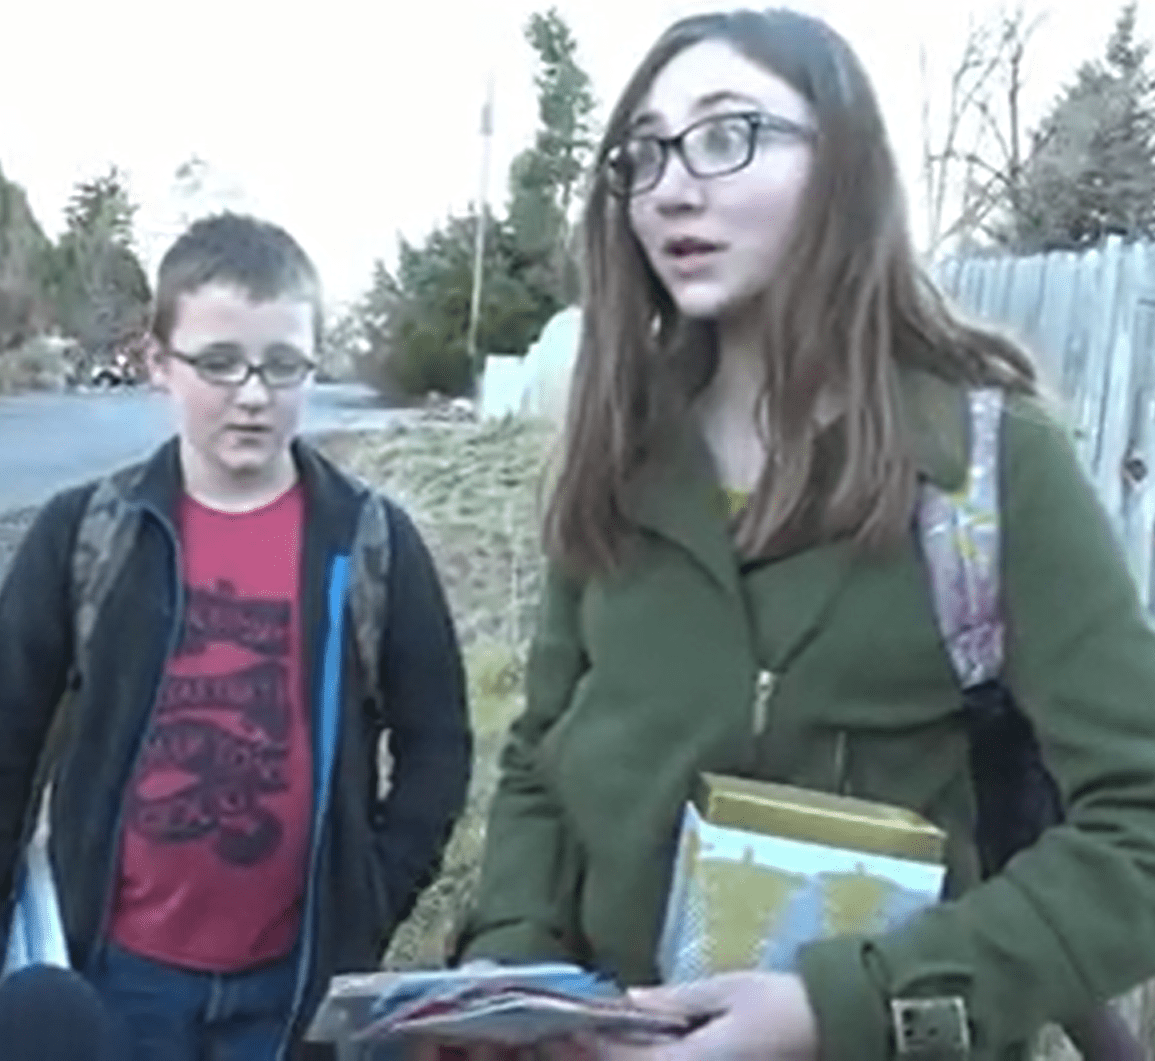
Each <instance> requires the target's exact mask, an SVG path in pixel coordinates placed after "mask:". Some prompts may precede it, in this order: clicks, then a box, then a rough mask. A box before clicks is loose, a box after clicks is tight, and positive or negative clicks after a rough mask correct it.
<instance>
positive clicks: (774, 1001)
mask: <svg viewBox="0 0 1155 1061" xmlns="http://www.w3.org/2000/svg"><path fill="white" fill-rule="evenodd" d="M630 998H631V999H632V1000H633V1001H634V1002H636V1003H637V1004H638V1005H639V1006H643V1007H645V1008H648V1009H657V1010H662V1011H663V1012H671V1013H678V1014H685V1015H686V1016H692V1017H712V1019H711V1020H709V1022H708V1023H707V1024H705V1025H704V1026H703V1027H702V1028H699V1029H698V1030H697V1031H695V1032H691V1033H690V1034H689V1035H687V1036H685V1037H684V1038H682V1039H676V1040H673V1041H670V1042H665V1043H661V1044H659V1045H657V1046H648V1047H636V1046H622V1045H619V1044H615V1043H613V1042H610V1041H607V1040H604V1039H596V1040H592V1041H589V1042H588V1045H589V1046H590V1047H591V1048H592V1049H593V1051H594V1052H596V1054H597V1056H598V1057H599V1058H600V1059H602V1061H817V1058H818V1025H817V1022H816V1020H815V1017H814V1011H813V1009H812V1008H811V1006H810V999H809V997H808V996H807V994H806V987H805V985H804V984H803V982H802V980H801V978H799V977H797V976H792V975H787V974H784V973H766V972H741V973H725V974H722V975H719V976H712V977H708V978H707V979H705V980H699V981H696V982H694V983H690V984H682V985H679V986H676V987H657V988H646V989H638V990H634V991H631V992H630Z"/></svg>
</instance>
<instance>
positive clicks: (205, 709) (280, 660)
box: [127, 581, 292, 866]
mask: <svg viewBox="0 0 1155 1061" xmlns="http://www.w3.org/2000/svg"><path fill="white" fill-rule="evenodd" d="M187 595H188V597H187V600H188V603H187V618H186V623H185V636H184V639H183V641H182V643H181V646H180V649H179V650H178V652H177V655H178V657H179V656H188V655H200V654H201V653H203V652H204V650H205V648H206V647H207V646H208V645H209V644H211V643H214V642H231V643H233V644H236V645H238V646H241V647H243V648H246V649H249V650H250V651H252V652H256V653H260V654H262V655H266V656H268V657H269V659H268V660H267V661H265V662H261V663H256V664H254V665H252V666H249V667H245V668H243V669H241V670H235V671H232V672H231V673H226V674H210V675H196V676H182V675H175V674H171V673H170V674H168V675H166V676H165V678H164V681H163V684H162V685H161V691H160V697H159V700H158V703H157V708H156V714H155V716H154V719H153V724H152V729H151V731H150V733H149V736H148V739H147V744H146V746H145V749H144V752H143V755H142V756H141V760H140V763H139V766H138V769H137V773H136V776H135V777H134V779H133V784H132V786H131V788H130V791H129V798H128V807H127V811H128V822H129V824H130V827H131V828H134V829H136V830H137V831H138V832H140V833H143V834H144V835H145V836H147V837H148V838H149V839H150V840H152V841H153V842H154V843H158V844H181V843H187V842H188V841H190V840H197V839H200V838H202V837H206V836H212V837H213V838H214V842H213V850H215V851H216V853H217V854H218V855H219V856H220V858H221V859H222V860H223V861H225V862H228V863H230V864H232V865H237V866H253V865H256V864H258V863H260V862H261V861H263V860H264V859H266V858H268V857H270V856H271V855H273V854H274V853H275V852H276V850H277V847H278V846H279V844H280V843H281V839H282V836H283V834H284V827H283V826H282V824H281V821H280V819H279V818H278V817H277V815H276V814H274V813H273V812H272V811H271V810H269V809H268V808H267V807H266V806H264V805H263V804H262V801H261V797H262V796H263V795H265V794H268V793H273V792H283V791H285V790H286V788H287V786H288V781H287V778H286V776H285V766H286V762H287V759H288V751H289V746H288V740H289V735H290V724H291V714H290V712H291V711H292V702H291V700H290V696H289V684H288V683H289V668H288V661H287V657H288V653H289V635H290V630H291V619H292V605H291V603H290V602H289V601H263V600H255V601H246V600H244V599H238V598H237V594H236V589H235V587H234V586H233V585H232V584H231V583H229V582H224V581H222V582H218V583H217V586H216V589H215V592H214V591H207V590H196V589H189V590H187ZM174 777H181V778H187V779H188V781H187V783H185V784H182V785H181V786H180V787H178V788H176V789H175V791H168V788H169V787H170V785H171V783H172V779H173V778H174Z"/></svg>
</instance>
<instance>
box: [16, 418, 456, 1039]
mask: <svg viewBox="0 0 1155 1061" xmlns="http://www.w3.org/2000/svg"><path fill="white" fill-rule="evenodd" d="M293 452H294V457H295V459H296V461H297V465H298V468H299V470H300V474H301V480H302V483H303V487H304V492H305V513H306V515H305V527H304V569H303V570H304V574H303V580H302V589H301V592H302V599H301V609H302V623H301V628H302V630H304V631H306V636H305V644H304V646H303V666H304V678H305V682H306V685H305V687H306V689H308V690H309V696H310V700H311V708H312V710H311V711H310V717H311V719H312V722H313V734H312V739H313V743H314V748H315V752H316V749H317V748H318V747H319V741H320V740H321V739H322V736H321V732H320V731H321V729H322V726H321V723H320V721H319V720H320V719H321V717H322V701H323V700H324V696H323V690H322V688H321V684H322V677H321V671H322V659H323V651H324V646H325V645H326V643H327V642H328V640H329V639H330V638H331V637H334V636H336V635H335V634H334V633H333V631H332V630H331V629H330V625H331V624H330V622H329V614H328V611H329V609H328V601H327V598H328V586H327V582H328V580H329V578H330V577H331V572H332V571H333V570H334V569H335V567H336V566H337V565H335V564H334V563H333V561H334V559H335V558H338V557H340V556H342V555H345V554H347V553H348V551H349V545H350V540H351V538H352V535H353V531H354V528H355V527H356V524H357V519H358V515H359V513H360V509H361V506H362V504H363V503H364V501H365V499H366V497H367V496H368V495H367V493H366V489H365V488H364V487H363V486H361V485H358V484H357V483H355V482H354V481H352V480H351V479H349V478H348V477H347V476H345V475H343V474H342V473H341V472H340V471H338V470H337V469H336V468H335V467H334V466H333V465H331V464H330V463H329V462H328V461H326V460H325V459H324V458H322V457H321V456H320V454H318V453H317V452H316V451H315V450H314V449H312V448H311V447H309V446H308V445H306V444H304V443H301V442H298V443H295V444H294V451H293ZM94 486H95V484H89V485H87V486H82V487H78V488H75V489H72V490H68V491H65V492H63V493H60V494H58V495H56V496H55V497H54V498H52V499H51V500H50V501H49V502H48V503H47V504H46V505H45V506H44V508H43V509H42V510H41V512H40V513H39V515H38V517H37V519H36V521H35V523H34V524H33V526H32V528H31V529H30V530H29V532H28V534H27V535H26V537H25V539H24V541H23V543H22V545H21V547H20V549H19V551H18V552H17V554H16V556H15V558H14V560H13V563H12V567H11V570H10V572H9V575H8V577H7V580H6V582H5V583H4V586H3V589H2V590H0V894H3V895H8V894H10V893H11V890H12V880H13V876H14V874H13V870H14V866H15V865H16V862H17V855H18V853H19V851H20V848H21V844H22V842H23V840H24V838H25V836H26V835H27V832H28V830H27V821H28V818H29V803H30V793H31V790H32V787H33V779H34V773H35V768H36V764H37V760H38V758H39V756H40V754H41V751H42V748H43V747H44V744H45V739H46V734H47V732H48V728H49V723H50V721H51V719H52V717H53V714H54V709H55V707H56V705H57V703H58V702H59V701H60V699H61V696H62V694H63V693H64V692H65V687H66V682H67V680H68V678H67V676H68V675H69V672H70V668H71V665H72V663H73V644H72V642H73V633H72V631H73V620H72V613H73V608H74V607H75V606H76V602H75V601H73V600H72V599H71V596H72V594H71V587H70V572H71V556H72V550H73V546H74V544H75V541H76V534H77V529H78V526H79V522H80V519H81V515H82V513H83V511H84V508H85V504H86V502H87V499H88V497H89V496H90V493H91V491H92V490H93V489H94ZM180 493H181V476H180V466H179V460H178V451H177V444H176V442H175V440H174V441H172V442H169V443H168V444H166V445H165V446H164V447H162V448H161V449H160V450H158V451H157V453H156V454H155V455H154V456H153V457H152V458H151V459H150V461H149V462H148V463H147V465H146V466H144V467H143V469H142V474H141V475H140V476H139V478H138V479H137V481H136V485H135V487H133V489H132V493H131V496H129V497H128V498H127V500H128V501H129V502H130V503H133V504H138V505H140V506H141V511H142V516H143V518H142V519H141V520H140V522H139V524H138V530H137V531H136V540H135V542H134V544H133V547H132V550H131V552H130V554H129V556H128V559H127V560H126V561H125V563H124V566H123V568H122V569H121V570H120V573H119V575H118V577H117V579H116V581H115V583H114V584H113V585H112V586H111V588H110V589H109V591H108V593H107V596H106V597H105V598H104V606H103V608H102V610H101V612H100V613H99V617H98V619H97V621H96V624H95V627H94V628H93V631H92V635H91V641H90V655H89V664H88V666H87V668H85V669H86V670H87V674H86V675H85V677H84V678H83V680H82V681H78V682H77V683H76V684H77V688H76V689H75V695H76V697H77V699H76V700H74V701H73V705H72V707H70V708H69V711H70V713H71V712H74V714H70V717H71V718H72V719H73V723H72V726H71V728H70V730H69V733H68V738H67V740H66V741H65V742H64V744H63V748H62V751H61V753H60V755H59V761H58V764H57V768H56V772H55V781H54V785H53V789H52V799H51V840H50V851H51V857H52V862H53V865H54V869H55V873H56V880H57V886H58V889H59V893H60V902H61V908H62V915H63V920H64V925H65V931H66V934H67V936H68V942H69V946H70V950H71V957H72V961H73V964H74V966H76V967H77V968H84V966H85V964H86V963H87V962H88V960H89V959H90V957H91V956H92V955H93V953H94V952H95V950H96V947H97V945H98V944H99V943H100V942H101V941H102V940H103V939H104V936H105V933H106V930H107V924H108V915H109V912H110V907H111V903H112V901H113V899H114V889H115V883H116V874H117V870H118V857H117V855H118V850H119V844H120V830H121V817H122V810H121V808H122V804H123V796H124V793H125V787H126V784H127V782H128V778H129V777H130V775H131V772H132V770H133V767H134V764H135V761H136V757H137V753H138V748H139V746H140V744H141V740H142V737H143V734H144V731H145V729H146V727H147V725H148V722H149V718H150V714H151V711H152V708H153V703H154V701H155V697H156V693H157V689H158V684H159V681H160V678H161V675H162V673H163V669H164V665H165V661H166V659H167V655H168V653H169V652H170V651H171V647H172V646H173V645H174V644H176V643H178V640H179V632H180V629H181V623H182V618H183V617H182V615H181V614H180V611H181V606H182V599H183V594H182V592H181V576H180V571H179V570H178V562H177V561H178V553H177V549H176V536H175V532H174V530H173V528H174V525H175V524H174V512H175V508H176V504H177V502H178V499H179V497H180ZM385 506H386V513H387V517H388V522H389V532H390V538H391V550H390V553H391V559H390V562H389V564H388V574H387V576H386V577H387V580H388V581H387V592H386V595H385V596H386V618H385V621H384V623H383V636H382V638H381V644H380V657H379V666H378V669H379V673H380V674H381V684H382V686H383V688H382V689H381V693H382V694H383V705H384V712H383V713H384V717H381V715H382V712H380V711H377V710H374V709H373V706H372V698H371V697H370V695H369V690H367V689H366V688H365V687H364V683H363V675H362V668H361V667H360V665H359V663H358V657H357V652H356V649H355V646H354V637H353V633H352V631H351V630H350V623H349V622H348V621H347V620H348V613H349V607H348V604H347V603H346V606H345V609H344V616H345V619H346V621H344V622H343V624H342V630H341V632H340V652H339V659H340V674H339V699H336V700H334V701H332V702H333V703H335V705H336V712H335V723H336V724H335V726H333V727H331V730H333V731H335V732H331V736H333V737H334V738H335V743H334V744H333V745H332V756H331V761H332V769H331V772H330V775H329V776H330V777H331V784H328V785H327V784H325V783H324V779H323V778H320V777H319V778H318V784H317V786H316V787H317V789H318V795H317V801H316V807H315V811H316V813H315V814H314V835H313V847H312V857H311V860H310V867H311V868H310V874H309V880H308V889H307V890H308V895H307V899H306V910H305V914H304V917H303V921H302V935H301V939H302V947H301V951H302V975H301V979H300V984H299V990H298V1002H297V1007H296V1010H295V1013H294V1021H293V1035H294V1038H297V1037H299V1035H300V1033H301V1032H302V1030H303V1028H304V1026H305V1024H306V1022H307V1020H308V1019H309V1017H310V1016H311V1014H312V1012H313V1011H314V1009H315V1007H316V1005H317V1003H318V1002H319V1001H320V998H321V997H322V995H323V994H324V991H325V989H326V987H327V985H328V982H329V979H330V977H331V976H332V975H333V974H335V973H339V972H344V971H366V970H370V969H373V968H375V967H376V966H377V965H378V964H379V962H380V958H381V954H382V951H383V949H384V947H385V945H386V944H387V942H388V940H389V937H390V936H391V934H392V932H393V930H394V928H395V927H396V925H397V924H398V922H399V921H400V920H401V919H402V918H403V917H404V916H405V915H406V914H407V913H408V912H409V910H410V909H411V907H412V905H413V903H414V901H415V900H416V897H417V895H418V893H419V891H420V890H421V888H422V887H424V886H425V885H426V884H428V883H429V882H430V880H431V878H432V876H433V874H434V873H435V872H436V870H437V868H438V865H439V862H440V857H441V854H442V850H443V847H444V844H445V841H446V840H447V838H448V834H449V830H450V828H451V826H452V823H453V821H454V819H455V818H456V816H457V815H458V813H459V812H460V810H461V807H462V805H463V803H464V799H465V793H466V788H467V785H468V779H469V765H470V754H471V742H470V734H469V728H468V721H467V714H466V708H465V683H464V678H463V671H462V665H461V656H460V651H459V648H458V643H457V638H456V635H455V633H454V629H453V624H452V620H451V618H450V615H449V612H448V608H447V606H446V603H445V598H444V595H443V593H442V589H441V586H440V583H439V581H438V578H437V575H436V572H435V570H434V567H433V564H432V561H431V559H430V556H429V554H428V552H427V550H426V548H425V546H424V544H423V542H422V541H421V538H420V536H419V535H418V533H417V531H416V529H415V528H414V526H413V524H412V523H411V522H410V520H409V518H408V517H407V516H406V515H405V513H404V512H403V511H402V510H401V509H400V508H398V507H397V506H396V505H394V504H392V503H390V502H388V501H386V502H385ZM335 687H336V686H335ZM383 728H387V729H388V732H389V750H390V753H391V757H392V762H393V765H392V770H391V777H390V785H389V789H388V792H387V794H386V796H385V798H384V799H379V798H378V758H379V753H378V745H379V738H380V736H381V733H382V730H383ZM317 758H318V756H317V755H315V759H317ZM315 773H320V769H318V770H317V771H315ZM7 923H8V918H7V917H5V918H4V920H3V926H4V927H5V928H6V926H7Z"/></svg>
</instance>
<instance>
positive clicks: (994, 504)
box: [917, 388, 1004, 689]
mask: <svg viewBox="0 0 1155 1061" xmlns="http://www.w3.org/2000/svg"><path fill="white" fill-rule="evenodd" d="M969 400H970V461H969V465H968V469H967V476H966V480H965V481H964V482H963V484H962V486H961V487H960V488H959V489H958V490H957V491H946V490H942V489H939V488H938V487H935V486H933V485H931V484H929V483H924V484H923V486H922V490H921V493H920V496H919V503H918V514H917V522H918V534H919V540H920V542H921V544H922V551H923V555H924V557H925V560H926V566H927V573H928V576H929V579H930V587H931V597H932V599H933V602H934V610H935V615H936V618H937V620H938V625H939V630H940V632H941V633H942V638H943V642H944V644H945V645H946V649H947V652H948V654H949V655H950V660H951V663H952V665H953V666H954V669H955V673H956V674H957V676H958V680H959V683H960V684H961V685H962V687H963V688H964V689H970V688H973V687H974V686H976V685H982V684H983V683H984V682H988V681H991V680H993V679H995V678H997V677H998V676H999V674H1000V672H1001V671H1002V668H1003V638H1004V625H1003V616H1002V602H1001V597H1002V594H1001V577H1000V576H1001V570H1000V549H999V538H1000V525H999V450H1000V445H999V437H1000V429H1001V426H1002V414H1003V392H1002V391H1001V390H998V389H995V388H989V389H982V390H975V391H972V392H971V393H970V395H969Z"/></svg>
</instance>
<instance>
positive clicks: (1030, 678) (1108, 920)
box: [801, 400, 1155, 1061]
mask: <svg viewBox="0 0 1155 1061" xmlns="http://www.w3.org/2000/svg"><path fill="white" fill-rule="evenodd" d="M1003 445H1004V451H1003V452H1004V472H1003V523H1004V531H1003V548H1004V554H1003V572H1004V575H1003V577H1004V593H1005V601H1004V604H1005V615H1006V620H1007V624H1008V639H1007V675H1006V677H1007V680H1008V682H1009V684H1010V686H1011V688H1012V690H1013V692H1014V695H1015V698H1016V700H1017V702H1018V704H1019V706H1020V707H1021V709H1022V710H1023V711H1024V712H1025V713H1026V714H1027V715H1028V716H1029V718H1030V720H1031V722H1032V724H1033V726H1034V728H1035V731H1036V733H1037V735H1038V737H1039V741H1040V745H1041V748H1042V752H1043V756H1044V759H1045V761H1046V764H1047V767H1048V769H1049V770H1050V772H1051V773H1052V775H1053V776H1054V777H1055V779H1056V781H1057V782H1058V784H1059V787H1060V789H1061V791H1062V793H1063V797H1064V801H1065V803H1066V805H1067V820H1066V823H1065V824H1063V825H1061V826H1059V827H1056V828H1054V829H1051V830H1049V831H1048V832H1047V833H1046V834H1045V835H1044V836H1043V838H1042V839H1041V840H1040V841H1039V842H1038V843H1037V844H1035V845H1034V846H1033V847H1032V848H1030V849H1029V850H1027V851H1025V852H1022V853H1020V854H1019V855H1018V856H1016V857H1015V858H1014V859H1012V860H1011V862H1010V863H1009V864H1008V865H1007V867H1006V868H1005V870H1004V871H1003V872H1002V873H1001V874H1000V875H998V876H997V877H994V878H992V879H991V880H989V881H987V882H986V883H984V884H982V885H981V886H979V887H978V888H976V889H975V890H973V891H971V892H969V893H968V894H966V895H964V896H963V897H961V898H960V899H958V900H957V901H954V902H949V903H943V904H940V905H939V906H936V907H934V908H933V909H931V910H930V911H928V912H927V913H925V914H924V915H922V916H920V917H919V918H917V919H916V920H914V921H913V922H911V923H910V924H909V925H907V926H906V927H904V928H901V929H898V930H895V931H892V932H890V933H887V934H885V935H881V936H878V937H875V938H841V939H835V940H829V941H824V942H821V943H816V944H813V945H811V946H810V947H809V948H807V949H806V950H805V951H804V952H803V953H802V955H801V959H802V960H801V969H802V975H803V977H804V979H805V981H806V984H807V988H808V990H809V992H810V995H811V999H812V1001H813V1003H814V1007H815V1010H816V1013H817V1015H818V1019H819V1025H820V1028H821V1039H822V1047H823V1049H822V1054H823V1057H824V1058H826V1059H829V1061H844V1059H846V1061H849V1059H850V1058H852V1057H853V1058H855V1059H858V1061H880V1059H882V1058H885V1057H887V1056H888V1055H889V1054H891V1052H892V1047H891V1044H890V1042H889V1040H888V1031H889V1021H888V1018H887V1001H888V1000H889V999H890V998H894V997H920V996H939V995H961V996H962V997H963V999H964V1000H965V1003H966V1007H967V1011H968V1014H969V1017H970V1021H971V1024H972V1035H973V1038H974V1041H975V1045H976V1047H977V1048H978V1049H980V1050H981V1052H982V1053H983V1054H984V1055H986V1054H987V1052H988V1051H989V1050H991V1049H992V1047H997V1046H999V1045H1000V1044H1005V1043H1011V1042H1016V1041H1023V1040H1024V1039H1026V1038H1027V1037H1029V1036H1030V1035H1031V1034H1032V1033H1033V1032H1034V1031H1035V1030H1036V1029H1037V1028H1038V1027H1039V1026H1040V1025H1041V1024H1043V1023H1045V1022H1046V1021H1049V1020H1062V1019H1064V1018H1069V1017H1072V1016H1077V1015H1079V1014H1081V1013H1084V1012H1086V1011H1087V1010H1088V1009H1089V1008H1090V1006H1091V1005H1092V1004H1093V1003H1095V1002H1099V1001H1103V1000H1106V999H1108V998H1110V997H1112V996H1115V995H1118V994H1120V993H1122V992H1124V991H1126V990H1128V989H1130V988H1131V987H1133V986H1134V985H1136V984H1137V983H1140V982H1141V981H1143V980H1144V979H1146V978H1148V977H1150V976H1152V975H1153V974H1155V635H1153V633H1152V630H1151V628H1150V627H1149V625H1148V623H1147V620H1146V616H1145V614H1144V610H1143V607H1142V605H1141V602H1140V600H1139V598H1138V595H1137V593H1136V591H1135V588H1134V584H1133V581H1132V578H1131V575H1130V573H1129V570H1128V568H1127V565H1126V563H1125V561H1124V559H1123V557H1122V555H1121V553H1120V550H1119V549H1118V547H1117V544H1116V539H1115V535H1114V532H1113V530H1112V528H1111V526H1110V523H1109V520H1108V518H1107V516H1106V514H1105V512H1104V511H1103V509H1102V508H1101V506H1100V504H1099V502H1098V500H1097V498H1096V497H1095V494H1094V492H1093V490H1092V488H1091V486H1090V484H1089V483H1088V481H1087V479H1086V477H1085V475H1084V474H1083V471H1082V469H1081V467H1080V465H1079V463H1078V460H1077V457H1076V455H1075V453H1074V451H1073V449H1072V447H1071V446H1070V444H1069V443H1068V441H1067V439H1066V437H1065V435H1064V433H1063V432H1062V431H1061V430H1060V429H1059V428H1058V427H1057V426H1056V425H1055V424H1054V422H1053V421H1052V420H1050V419H1049V418H1048V417H1047V416H1046V415H1045V414H1043V413H1042V412H1041V410H1039V409H1038V407H1037V406H1035V405H1034V404H1033V403H1029V402H1027V401H1025V400H1015V401H1013V402H1012V403H1010V404H1009V406H1008V413H1007V418H1006V421H1005V430H1004V442H1003Z"/></svg>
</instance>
